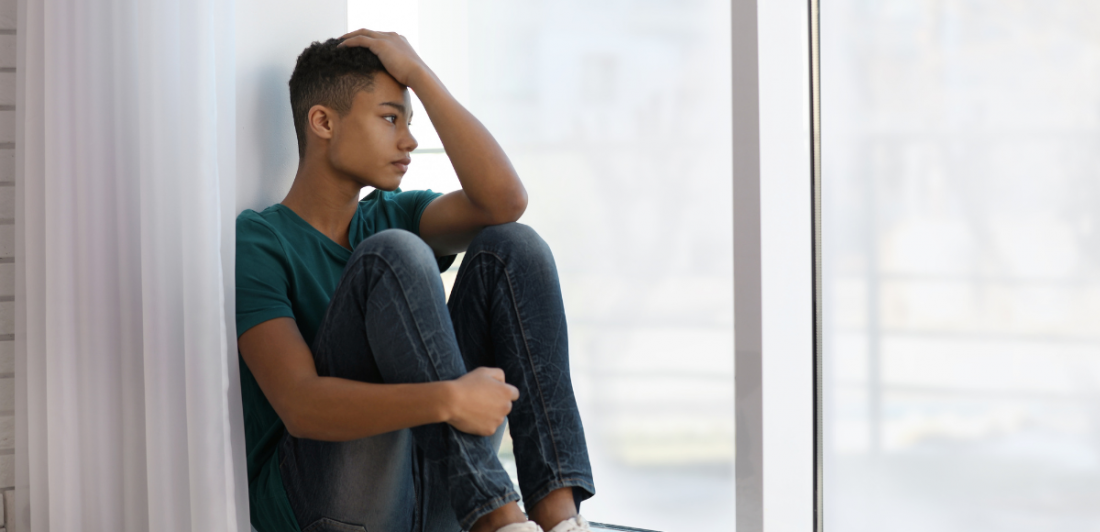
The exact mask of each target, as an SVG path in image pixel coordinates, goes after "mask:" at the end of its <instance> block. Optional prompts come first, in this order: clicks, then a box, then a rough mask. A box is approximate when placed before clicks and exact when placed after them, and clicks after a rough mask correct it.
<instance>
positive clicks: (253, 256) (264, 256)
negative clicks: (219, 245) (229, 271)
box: [236, 213, 294, 337]
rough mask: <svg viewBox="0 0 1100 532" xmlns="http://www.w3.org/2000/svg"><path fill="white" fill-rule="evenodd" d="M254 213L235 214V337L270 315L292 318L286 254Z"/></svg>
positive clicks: (269, 317)
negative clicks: (236, 216)
mask: <svg viewBox="0 0 1100 532" xmlns="http://www.w3.org/2000/svg"><path fill="white" fill-rule="evenodd" d="M255 216H256V215H255V214H252V215H251V216H250V215H249V214H247V213H245V214H242V215H241V216H240V217H238V218H237V261H236V262H237V266H236V280H237V290H236V292H237V294H236V296H237V298H236V299H237V336H238V337H239V336H240V335H242V334H244V333H245V332H246V331H248V330H249V329H250V328H252V327H253V326H255V325H257V324H259V323H262V322H265V321H267V320H270V319H272V318H278V317H289V318H294V311H293V308H292V307H291V303H290V284H291V282H290V275H289V271H288V266H287V263H286V254H285V252H284V250H283V248H282V245H281V244H280V242H279V240H278V238H277V237H276V236H275V234H274V232H273V231H272V230H271V228H269V227H267V226H266V225H265V224H263V223H262V222H261V221H259V220H255V219H252V217H255Z"/></svg>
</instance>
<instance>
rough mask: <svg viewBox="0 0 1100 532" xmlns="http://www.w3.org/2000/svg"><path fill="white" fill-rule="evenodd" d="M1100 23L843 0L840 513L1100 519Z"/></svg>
mask: <svg viewBox="0 0 1100 532" xmlns="http://www.w3.org/2000/svg"><path fill="white" fill-rule="evenodd" d="M1098 36H1100V4H1097V3H1096V2H1093V1H1090V0H1075V1H1067V2H1058V3H1057V4H1050V3H1044V2H1035V1H1023V2H1010V3H1005V2H960V1H934V0H897V1H891V2H862V1H853V0H839V1H833V2H824V3H823V10H822V41H823V42H822V50H823V54H824V55H823V63H822V75H823V83H824V85H823V95H822V97H823V102H824V107H823V114H824V116H823V122H822V123H823V128H824V129H823V135H824V140H823V143H824V150H825V151H824V158H823V162H824V200H823V203H824V222H823V227H824V247H823V249H824V264H825V272H824V276H825V283H824V290H825V342H826V343H825V362H826V373H825V421H826V423H825V427H826V431H827V432H826V439H825V441H826V452H827V462H826V477H825V479H826V482H827V485H826V490H825V497H826V508H825V518H826V528H827V529H832V530H844V531H853V532H854V531H863V530H866V531H878V530H895V531H904V530H937V531H941V532H951V531H962V530H1088V529H1095V528H1096V527H1097V526H1100V506H1098V505H1097V504H1096V502H1097V501H1098V500H1100V406H1098V405H1100V402H1098V400H1097V398H1098V396H1100V255H1098V250H1100V245H1098V244H1100V240H1098V239H1100V232H1098V230H1100V228H1098V226H1097V224H1098V223H1100V179H1098V178H1100V175H1098V172H1100V151H1098V150H1097V139H1098V138H1100V38H1098Z"/></svg>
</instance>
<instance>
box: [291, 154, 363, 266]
mask: <svg viewBox="0 0 1100 532" xmlns="http://www.w3.org/2000/svg"><path fill="white" fill-rule="evenodd" d="M361 189H362V186H361V185H359V184H358V183H356V182H355V181H353V180H351V179H348V178H346V177H344V176H341V175H338V172H336V171H334V169H333V168H332V167H331V166H328V165H322V164H315V163H313V162H311V161H310V160H309V158H306V159H303V160H302V161H301V162H300V163H299V164H298V172H297V173H296V174H295V175H294V183H293V184H292V185H291V186H290V192H288V193H287V195H286V197H285V198H283V201H282V202H281V203H282V205H283V206H285V207H287V208H289V209H290V210H292V211H294V214H297V215H298V216H299V217H301V218H302V219H303V220H305V221H306V222H308V223H309V225H312V226H313V227H314V229H317V230H318V231H320V232H321V233H323V234H324V235H325V236H327V237H329V238H331V239H332V240H333V241H334V242H336V243H337V244H340V245H341V246H344V247H346V248H350V247H351V244H350V242H349V239H348V238H349V237H348V225H349V224H351V219H352V217H353V216H355V210H356V209H357V208H358V206H359V191H360V190H361Z"/></svg>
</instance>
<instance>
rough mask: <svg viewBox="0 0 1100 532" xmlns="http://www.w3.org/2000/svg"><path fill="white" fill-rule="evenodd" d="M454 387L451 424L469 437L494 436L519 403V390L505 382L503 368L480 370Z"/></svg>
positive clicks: (455, 383) (454, 384) (456, 381)
mask: <svg viewBox="0 0 1100 532" xmlns="http://www.w3.org/2000/svg"><path fill="white" fill-rule="evenodd" d="M451 383H452V384H453V386H452V390H453V393H452V397H451V401H450V404H449V405H448V411H449V412H450V415H449V416H448V419H447V423H450V424H451V425H452V426H454V428H456V429H458V430H461V431H462V432H466V433H469V434H476V435H478V436H491V435H493V433H495V432H496V430H497V427H499V426H500V424H501V423H504V418H505V417H506V416H507V415H508V413H509V412H511V411H512V401H515V400H516V399H519V389H517V388H516V387H515V386H512V385H511V384H508V383H506V382H504V371H503V370H501V369H500V368H477V369H475V370H473V371H471V372H469V373H467V374H465V375H463V376H461V377H459V378H457V379H455V380H453V381H451Z"/></svg>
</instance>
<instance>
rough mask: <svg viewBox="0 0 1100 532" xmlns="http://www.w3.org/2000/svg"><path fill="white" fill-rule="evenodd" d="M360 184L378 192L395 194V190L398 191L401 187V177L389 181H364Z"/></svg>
mask: <svg viewBox="0 0 1100 532" xmlns="http://www.w3.org/2000/svg"><path fill="white" fill-rule="evenodd" d="M360 183H362V185H363V186H365V187H372V188H376V189H378V190H385V191H386V192H393V191H394V190H397V187H400V186H401V176H398V177H397V178H388V179H364V180H363V181H361V182H360Z"/></svg>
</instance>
